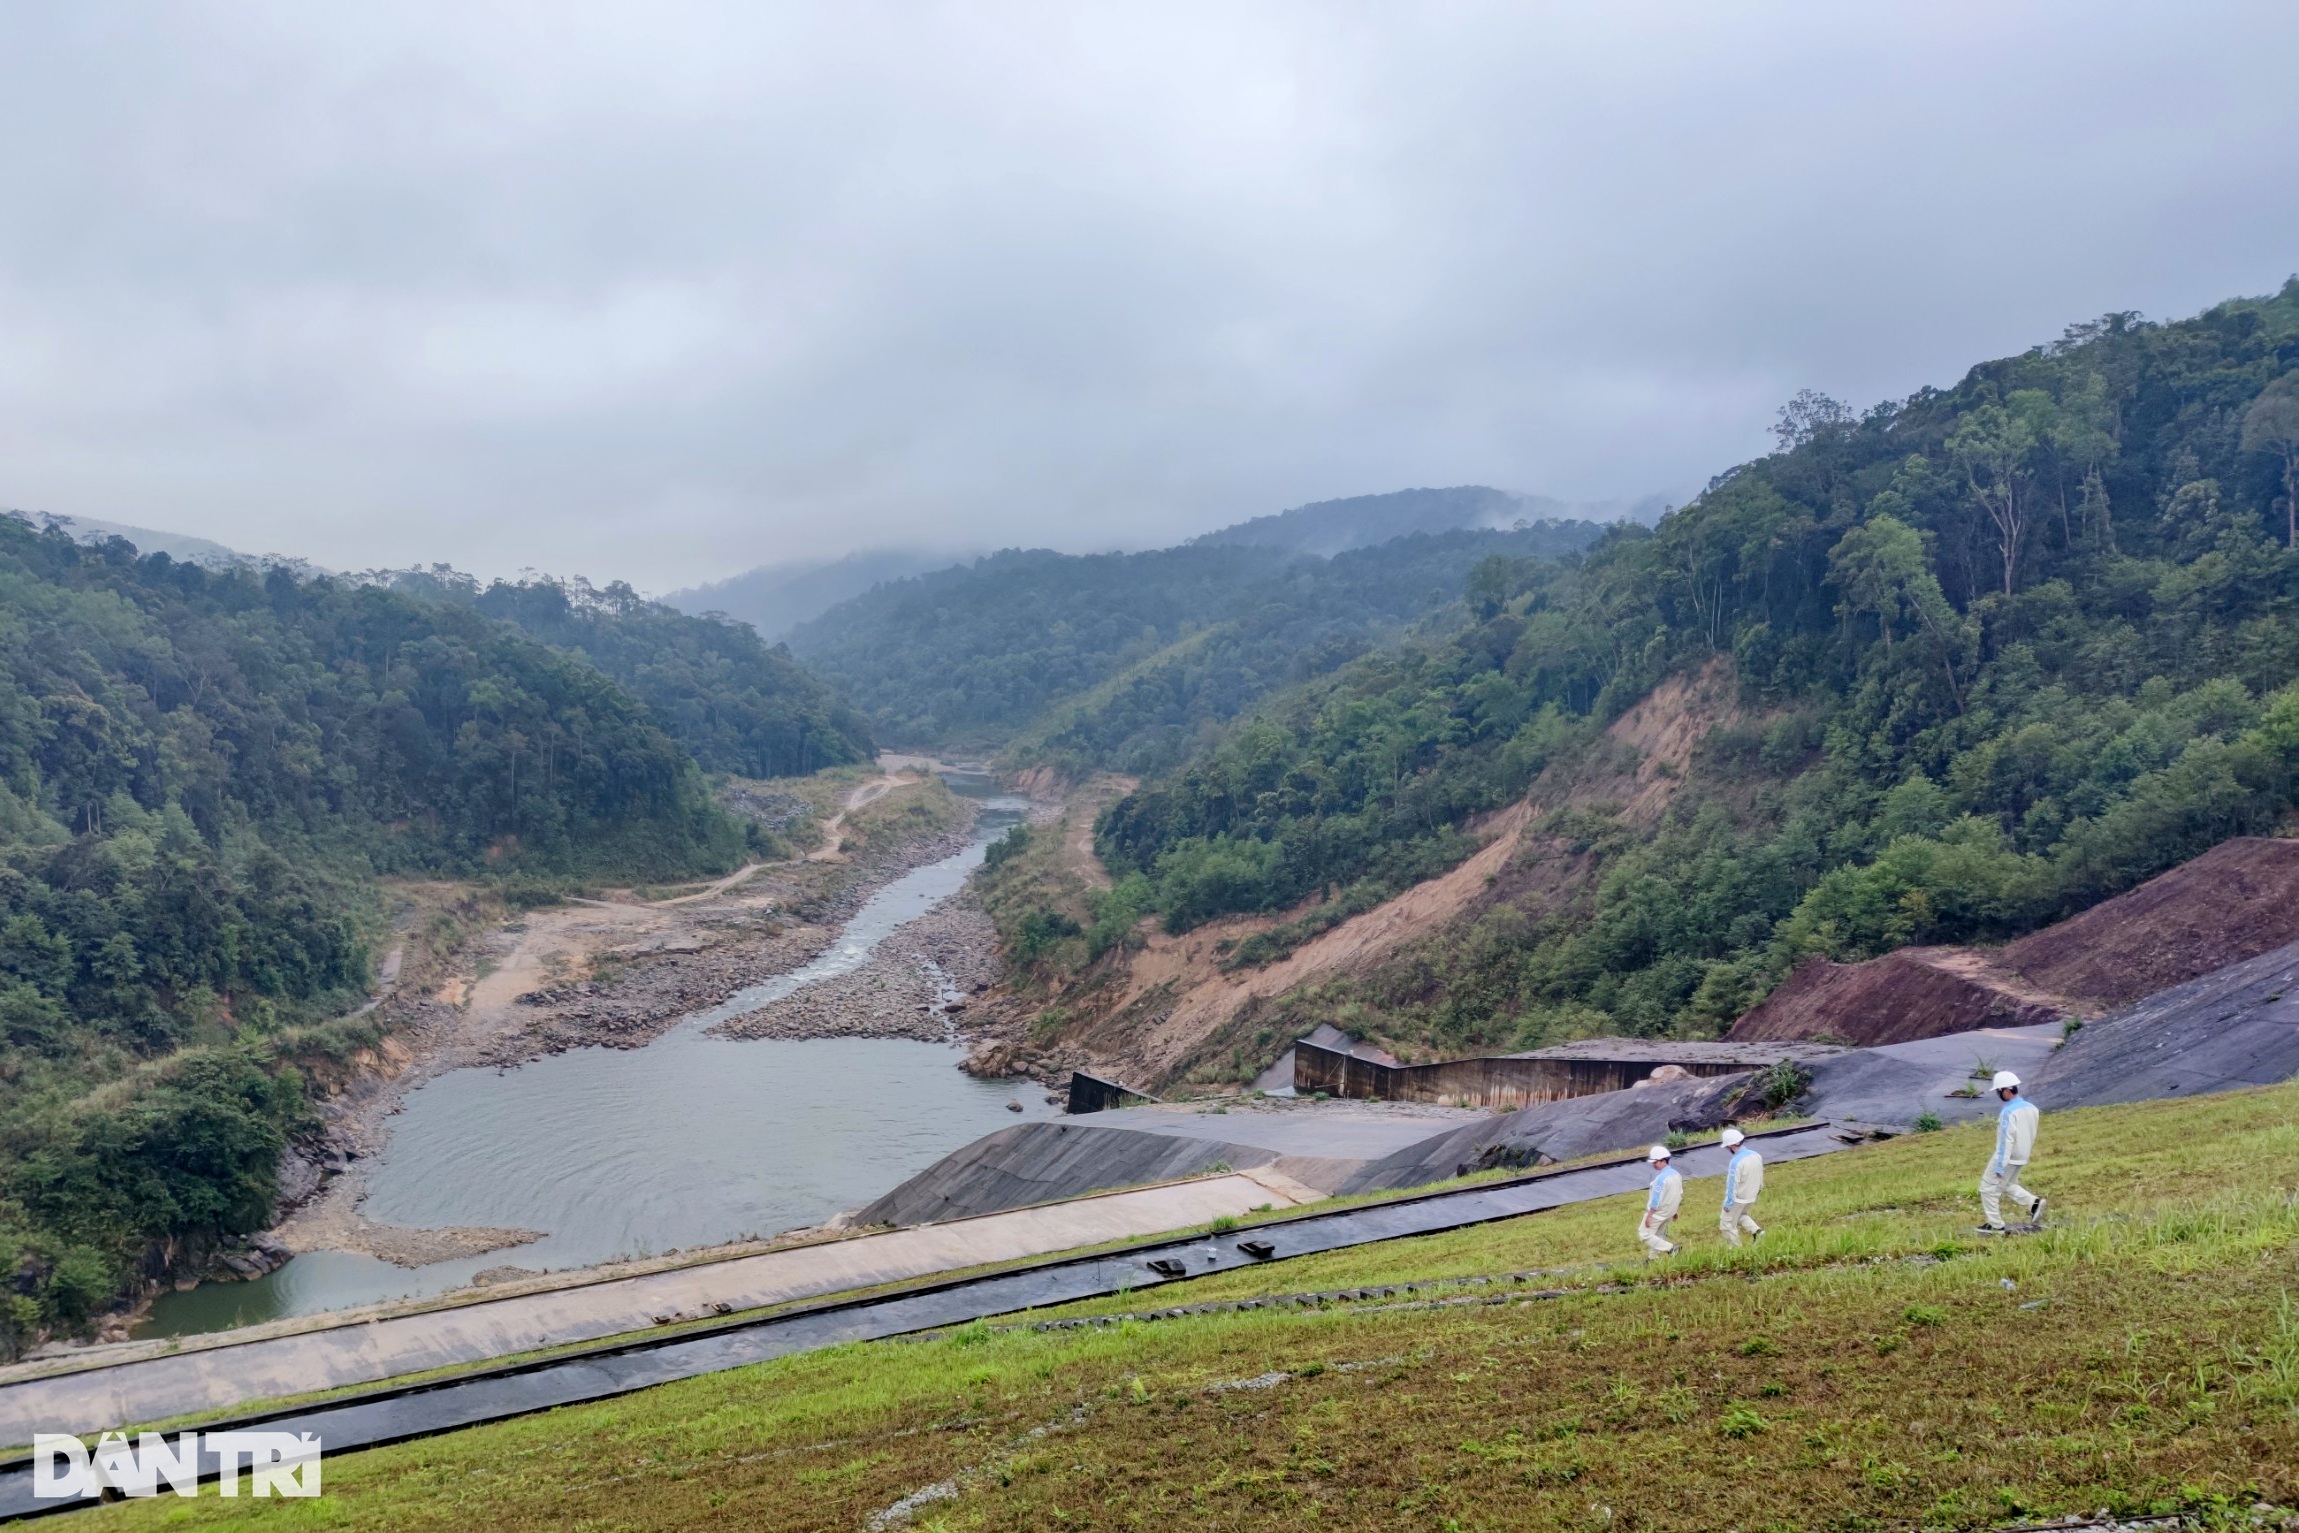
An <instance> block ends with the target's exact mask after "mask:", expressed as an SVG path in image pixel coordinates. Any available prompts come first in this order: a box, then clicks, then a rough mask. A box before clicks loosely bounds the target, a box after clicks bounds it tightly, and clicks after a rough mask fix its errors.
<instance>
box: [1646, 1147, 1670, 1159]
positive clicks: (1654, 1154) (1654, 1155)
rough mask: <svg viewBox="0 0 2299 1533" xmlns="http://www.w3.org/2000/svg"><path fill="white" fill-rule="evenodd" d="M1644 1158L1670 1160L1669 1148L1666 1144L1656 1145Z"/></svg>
mask: <svg viewBox="0 0 2299 1533" xmlns="http://www.w3.org/2000/svg"><path fill="white" fill-rule="evenodd" d="M1644 1158H1645V1159H1646V1160H1666V1159H1668V1146H1667V1145H1665V1144H1656V1145H1654V1146H1653V1147H1652V1148H1651V1149H1650V1150H1649V1151H1647V1152H1646V1153H1645V1157H1644Z"/></svg>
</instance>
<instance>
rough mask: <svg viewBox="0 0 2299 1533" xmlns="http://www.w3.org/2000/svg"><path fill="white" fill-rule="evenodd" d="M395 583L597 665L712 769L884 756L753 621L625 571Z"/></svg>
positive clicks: (796, 771)
mask: <svg viewBox="0 0 2299 1533" xmlns="http://www.w3.org/2000/svg"><path fill="white" fill-rule="evenodd" d="M385 583H386V584H388V585H389V586H390V587H391V588H392V589H393V590H395V591H399V592H401V593H403V594H405V595H409V596H414V597H417V598H420V599H423V600H428V601H446V602H451V603H455V604H458V605H462V606H467V607H469V608H471V609H472V610H474V611H477V612H479V613H480V614H482V615H484V616H486V617H490V618H494V619H496V620H498V621H500V622H505V623H510V624H512V625H513V626H515V627H517V628H519V629H521V630H523V631H524V632H526V633H527V634H529V635H531V636H532V637H534V638H537V639H540V640H541V641H542V642H544V643H545V644H548V645H550V646H552V647H553V648H555V649H563V650H571V651H574V652H576V653H578V654H580V655H582V656H583V657H584V658H585V659H587V660H589V661H590V662H591V664H593V665H595V666H597V667H598V668H599V669H600V670H601V671H604V672H605V673H606V674H607V675H608V676H610V677H612V678H613V679H614V680H615V681H617V682H619V683H621V684H622V685H623V686H624V687H625V688H626V689H628V690H629V691H630V692H631V693H632V695H634V696H635V697H637V698H638V699H639V700H640V701H641V702H643V703H645V704H646V705H647V707H648V708H649V709H650V710H651V711H652V712H653V714H654V716H655V718H656V719H657V720H658V721H659V722H660V723H661V724H662V726H663V727H664V728H665V729H667V730H669V731H670V733H671V735H672V737H673V738H674V739H676V740H677V741H678V742H679V744H681V745H683V746H685V747H686V749H687V750H688V751H689V752H690V753H691V754H692V755H693V756H694V758H695V760H696V762H697V763H699V764H700V765H701V766H702V767H703V769H704V770H705V771H711V772H733V773H736V774H738V775H740V776H744V777H790V776H803V775H805V774H807V773H809V772H818V771H820V770H821V769H822V768H824V767H828V766H844V765H846V764H848V763H851V762H856V761H870V760H873V759H875V758H876V756H877V754H878V749H877V747H876V746H875V745H874V744H872V743H871V739H870V727H869V725H867V724H865V723H864V722H863V720H862V717H861V715H859V714H858V713H856V712H855V711H854V710H853V709H852V708H850V707H848V706H847V705H846V703H845V702H844V701H843V700H841V699H840V698H839V697H837V696H836V695H835V694H834V693H832V692H831V690H830V689H829V688H828V687H826V686H824V685H823V684H822V683H821V682H820V681H818V680H816V679H815V678H814V677H813V676H811V675H809V674H807V672H806V671H805V670H804V669H803V668H802V667H800V665H799V664H798V662H797V661H795V660H793V659H791V658H790V651H789V650H787V649H785V648H783V647H782V646H781V645H779V644H778V645H774V646H772V647H769V646H768V645H767V644H766V642H765V641H764V640H762V639H760V638H759V636H758V635H757V634H756V633H755V632H753V631H752V630H751V629H750V628H748V627H745V626H744V625H742V624H740V623H730V622H725V621H722V620H720V619H717V618H711V617H690V616H688V615H687V614H685V613H683V612H680V611H678V610H676V609H675V608H672V607H670V606H667V605H665V604H663V603H660V602H651V601H648V600H646V599H645V598H643V597H641V596H640V595H639V594H638V593H637V592H635V591H633V590H632V589H631V588H630V587H629V586H628V585H626V584H624V583H623V582H621V581H616V582H615V583H614V584H612V585H609V586H607V587H606V588H605V589H603V590H600V589H594V588H593V587H592V586H591V585H590V584H589V582H587V581H580V580H576V581H559V580H529V581H522V582H520V583H518V584H513V583H511V582H509V581H502V580H498V581H495V582H493V583H491V584H489V585H488V586H486V587H485V588H484V589H482V588H481V587H480V585H479V583H478V582H477V581H476V580H474V579H472V578H471V577H470V576H468V575H463V574H458V573H456V572H455V571H452V570H448V569H443V568H441V569H433V570H428V571H416V570H406V571H399V572H395V573H393V574H391V575H389V576H387V577H385Z"/></svg>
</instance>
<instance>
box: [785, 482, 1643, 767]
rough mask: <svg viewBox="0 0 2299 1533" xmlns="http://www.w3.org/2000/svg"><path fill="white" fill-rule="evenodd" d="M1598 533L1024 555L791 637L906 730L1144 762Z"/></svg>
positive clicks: (943, 577) (1057, 755)
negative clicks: (1485, 571)
mask: <svg viewBox="0 0 2299 1533" xmlns="http://www.w3.org/2000/svg"><path fill="white" fill-rule="evenodd" d="M1602 532H1603V529H1602V528H1601V527H1598V526H1596V525H1595V524H1594V523H1590V522H1541V523H1535V524H1531V525H1528V526H1526V527H1523V528H1520V529H1517V530H1515V531H1509V532H1450V533H1441V534H1434V535H1430V534H1420V535H1415V536H1412V537H1406V538H1401V539H1395V540H1392V541H1390V542H1388V543H1386V544H1384V545H1382V546H1381V547H1378V548H1368V549H1358V550H1352V551H1350V552H1347V553H1343V554H1339V555H1336V556H1335V557H1333V558H1331V559H1322V558H1316V557H1310V556H1304V555H1300V554H1296V553H1293V552H1290V551H1287V550H1281V549H1276V548H1267V547H1261V546H1257V545H1238V546H1230V545H1226V544H1216V543H1209V542H1203V541H1201V542H1199V543H1193V544H1189V545H1186V546H1184V547H1181V548H1167V549H1158V550H1155V551H1152V552H1149V553H1138V554H1096V555H1088V556H1078V555H1071V554H1057V553H1050V552H1047V551H1045V550H1042V549H1041V550H1036V551H1031V552H1022V551H1019V550H1008V551H1007V552H1004V553H1000V554H993V555H991V556H989V557H987V558H984V559H980V560H977V561H976V562H975V563H973V564H970V565H962V566H960V567H958V568H955V569H950V570H943V571H940V572H938V573H936V574H932V575H922V576H919V577H917V578H915V579H911V580H902V581H895V582H891V583H889V584H887V585H883V586H880V587H879V588H877V589H876V590H874V591H871V592H870V593H869V594H867V595H865V596H860V597H856V598H855V599H854V600H853V601H850V602H846V603H844V604H842V605H840V606H838V607H835V608H833V609H832V610H830V611H829V612H827V613H824V614H823V615H822V616H821V617H819V618H817V619H815V620H814V621H813V622H811V623H807V624H805V625H803V626H801V627H800V628H799V629H797V630H796V631H795V632H794V633H793V634H792V635H791V646H792V648H793V649H795V650H796V651H797V653H798V654H799V655H800V656H801V657H802V658H804V659H805V660H806V661H807V663H808V664H810V665H812V666H814V667H815V668H816V669H818V670H819V671H821V673H822V674H823V675H824V676H825V677H827V678H828V679H829V680H830V681H831V682H832V683H833V684H835V685H836V686H838V687H839V688H841V689H842V690H843V691H844V692H845V693H846V695H847V696H849V697H851V698H853V699H854V700H855V702H856V703H857V704H858V705H859V706H860V707H861V708H862V709H864V711H866V712H867V713H869V714H870V716H871V717H872V718H873V719H874V720H875V721H876V723H877V725H878V727H879V728H880V729H881V730H882V731H883V732H884V733H886V734H887V735H888V736H889V737H891V738H893V739H897V740H902V741H909V742H917V741H943V740H949V739H953V738H956V739H962V740H968V741H972V742H977V743H980V742H989V741H1001V740H1004V739H1006V738H1008V737H1010V736H1012V735H1014V734H1015V733H1016V732H1017V731H1022V730H1025V729H1031V730H1032V740H1031V745H1030V749H1031V750H1032V751H1033V753H1035V754H1037V755H1039V756H1041V757H1043V758H1045V759H1051V760H1055V761H1057V762H1059V763H1060V764H1062V765H1065V766H1070V767H1074V768H1075V767H1085V766H1098V765H1113V766H1117V767H1120V768H1121V769H1125V770H1136V771H1138V770H1144V769H1148V768H1152V767H1156V766H1162V765H1166V764H1169V763H1171V762H1172V761H1174V760H1177V759H1179V757H1180V756H1181V755H1183V754H1185V753H1186V752H1187V751H1188V750H1190V749H1192V748H1194V746H1195V745H1196V744H1197V743H1198V742H1199V736H1200V732H1201V730H1202V729H1203V728H1204V727H1205V726H1207V725H1212V724H1218V723H1221V722H1224V721H1226V720H1228V719H1229V718H1232V717H1234V716H1235V715H1236V713H1237V712H1238V711H1239V710H1240V709H1241V708H1243V707H1245V706H1246V705H1248V704H1249V703H1251V702H1253V701H1255V700H1257V699H1259V698H1260V697H1262V696H1264V695H1266V694H1267V693H1269V692H1271V691H1273V690H1275V689H1277V688H1279V687H1282V686H1285V685H1287V684H1289V683H1293V682H1298V681H1301V680H1303V679H1305V678H1307V677H1310V676H1314V675H1318V674H1320V673H1322V672H1324V671H1327V670H1330V669H1332V668H1333V667H1335V666H1337V665H1339V664H1341V663H1343V662H1345V661H1346V660H1348V659H1349V658H1351V657H1352V656H1354V655H1357V654H1360V653H1362V652H1363V651H1364V650H1365V649H1367V648H1368V647H1370V646H1371V645H1372V644H1374V643H1375V642H1377V641H1380V640H1384V639H1387V638H1391V637H1393V636H1394V635H1395V633H1396V632H1397V630H1398V629H1399V627H1400V626H1401V625H1402V624H1404V623H1406V622H1409V621H1411V620H1412V619H1414V618H1417V617H1419V616H1421V615H1422V614H1424V613H1426V612H1428V611H1429V610H1431V609H1432V608H1433V607H1437V606H1440V605H1442V604H1443V603H1444V602H1446V601H1448V600H1450V599H1451V598H1452V597H1453V596H1454V595H1455V594H1456V593H1457V592H1458V591H1459V590H1460V585H1461V581H1462V579H1463V577H1464V576H1465V575H1466V574H1467V572H1468V571H1469V569H1470V568H1471V567H1473V566H1474V565H1475V564H1476V563H1477V561H1478V560H1480V559H1483V558H1486V557H1488V556H1490V555H1492V554H1495V553H1507V554H1513V555H1517V556H1521V557H1530V556H1544V555H1545V556H1553V555H1557V554H1562V553H1567V552H1570V551H1572V550H1575V549H1578V548H1582V547H1585V546H1586V545H1587V544H1588V543H1590V542H1591V541H1593V540H1594V539H1595V538H1596V537H1598V536H1599V535H1600V534H1601V533H1602ZM1056 705H1063V706H1060V707H1057V706H1056ZM1049 710H1051V711H1049ZM1033 726H1034V728H1033Z"/></svg>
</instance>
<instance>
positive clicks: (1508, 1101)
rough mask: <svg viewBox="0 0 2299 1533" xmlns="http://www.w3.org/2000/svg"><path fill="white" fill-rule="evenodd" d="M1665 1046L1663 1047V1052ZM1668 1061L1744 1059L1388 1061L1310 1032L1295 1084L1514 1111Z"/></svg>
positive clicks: (1591, 1090) (1299, 1050) (1691, 1071)
mask: <svg viewBox="0 0 2299 1533" xmlns="http://www.w3.org/2000/svg"><path fill="white" fill-rule="evenodd" d="M1656 1052H1658V1051H1656ZM1663 1065H1675V1066H1676V1067H1677V1068H1679V1069H1681V1070H1683V1071H1684V1072H1685V1073H1686V1074H1688V1075H1737V1074H1739V1073H1741V1072H1742V1071H1744V1070H1746V1069H1748V1068H1749V1066H1748V1064H1747V1063H1746V1062H1744V1061H1737V1060H1723V1059H1717V1060H1685V1059H1670V1058H1654V1059H1530V1058H1522V1057H1501V1058H1489V1059H1447V1060H1442V1061H1440V1062H1438V1063H1436V1064H1427V1065H1384V1064H1377V1063H1375V1062H1374V1061H1372V1060H1370V1059H1359V1058H1357V1057H1356V1056H1355V1055H1352V1054H1345V1053H1342V1052H1340V1051H1339V1050H1336V1049H1329V1048H1326V1047H1324V1046H1323V1045H1321V1044H1315V1043H1311V1042H1309V1041H1308V1040H1307V1039H1303V1040H1302V1041H1301V1042H1299V1043H1296V1044H1295V1045H1294V1046H1293V1089H1294V1090H1295V1091H1296V1092H1297V1093H1299V1094H1300V1095H1302V1096H1307V1095H1309V1094H1310V1093H1312V1092H1317V1091H1322V1092H1324V1093H1325V1094H1326V1095H1327V1096H1329V1097H1352V1098H1355V1099H1357V1100H1359V1101H1366V1102H1459V1103H1462V1104H1463V1105H1466V1106H1470V1107H1498V1108H1505V1109H1510V1110H1514V1109H1516V1108H1520V1107H1534V1106H1537V1105H1539V1104H1540V1103H1542V1102H1561V1101H1563V1100H1564V1099H1565V1098H1567V1097H1585V1096H1594V1095H1596V1094H1597V1093H1598V1092H1600V1091H1624V1090H1626V1089H1627V1088H1629V1087H1630V1086H1633V1085H1635V1084H1636V1083H1637V1082H1638V1081H1641V1080H1643V1079H1644V1078H1645V1077H1647V1076H1649V1075H1651V1074H1652V1073H1653V1071H1655V1070H1658V1069H1659V1068H1660V1067H1661V1066H1663Z"/></svg>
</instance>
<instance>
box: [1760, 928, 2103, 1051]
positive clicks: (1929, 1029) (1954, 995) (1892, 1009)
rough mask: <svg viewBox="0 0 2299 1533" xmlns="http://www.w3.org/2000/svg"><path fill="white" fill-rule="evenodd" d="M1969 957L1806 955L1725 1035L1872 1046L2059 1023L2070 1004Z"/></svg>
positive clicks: (1958, 953)
mask: <svg viewBox="0 0 2299 1533" xmlns="http://www.w3.org/2000/svg"><path fill="white" fill-rule="evenodd" d="M1975 957H1976V955H1974V954H1971V953H1969V952H1966V951H1965V950H1964V949H1961V948H1902V949H1900V950H1899V951H1898V952H1896V953H1886V954H1885V955H1884V956H1883V957H1881V958H1871V959H1870V960H1868V962H1866V963H1854V964H1841V963H1830V962H1828V961H1827V960H1826V959H1824V958H1814V959H1810V960H1808V961H1806V962H1805V963H1804V964H1803V966H1802V967H1800V968H1798V969H1797V971H1796V972H1795V973H1794V974H1792V975H1790V976H1789V977H1788V982H1787V983H1786V984H1784V985H1782V986H1781V987H1780V988H1779V989H1778V990H1775V991H1773V992H1772V994H1771V996H1770V997H1769V998H1767V999H1766V1000H1765V1002H1764V1004H1762V1005H1761V1006H1758V1007H1757V1008H1756V1009H1755V1010H1754V1011H1751V1012H1750V1013H1748V1015H1746V1016H1744V1017H1742V1018H1741V1019H1740V1020H1739V1021H1738V1022H1735V1023H1734V1024H1733V1025H1732V1031H1731V1032H1729V1033H1727V1034H1725V1036H1726V1037H1727V1038H1729V1039H1730V1040H1731V1041H1733V1042H1734V1043H1741V1042H1779V1041H1782V1040H1785V1039H1790V1038H1817V1037H1821V1036H1823V1035H1825V1036H1828V1037H1831V1038H1840V1039H1842V1040H1843V1041H1844V1042H1846V1043H1857V1044H1860V1045H1862V1046H1864V1047H1869V1048H1873V1047H1875V1046H1876V1045H1878V1044H1883V1043H1912V1042H1914V1041H1915V1040H1916V1039H1918V1038H1937V1037H1938V1036H1940V1035H1941V1034H1942V1033H1963V1032H1969V1031H1971V1030H1972V1029H1973V1028H1975V1027H2026V1026H2029V1025H2030V1024H2032V1023H2037V1022H2057V1021H2058V1020H2059V1019H2060V1018H2061V1017H2063V1016H2065V1015H2066V1014H2067V1013H2068V1011H2069V1010H2071V1009H2073V1008H2071V1007H2070V1006H2069V1005H2068V1004H2067V1003H2066V1002H2065V1001H2063V1000H2062V999H2061V998H2060V997H2057V996H2046V995H2041V994H2038V993H2037V992H2035V991H2032V990H2030V989H2029V988H2028V987H2027V986H2025V985H2022V984H2020V983H2019V981H2018V980H2016V979H2012V978H2011V977H2010V976H2008V975H1998V974H1994V973H1991V972H1989V971H1988V969H1987V967H1986V965H1985V964H1984V963H1978V962H1975V961H1974V959H1975ZM2007 980H2008V981H2009V983H2008V984H2007V983H2006V981H2007Z"/></svg>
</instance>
